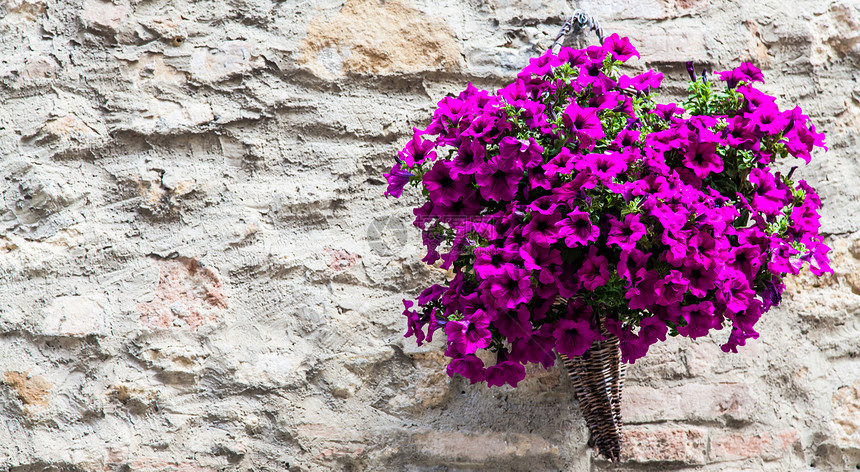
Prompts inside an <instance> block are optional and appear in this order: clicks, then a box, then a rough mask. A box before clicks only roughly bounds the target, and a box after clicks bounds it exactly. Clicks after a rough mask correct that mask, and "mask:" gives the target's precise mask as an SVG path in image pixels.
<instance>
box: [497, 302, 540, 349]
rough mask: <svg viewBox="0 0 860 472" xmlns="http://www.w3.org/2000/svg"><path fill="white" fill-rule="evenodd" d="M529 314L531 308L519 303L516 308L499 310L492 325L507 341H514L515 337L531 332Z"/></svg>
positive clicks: (521, 336) (530, 314)
mask: <svg viewBox="0 0 860 472" xmlns="http://www.w3.org/2000/svg"><path fill="white" fill-rule="evenodd" d="M531 316H532V313H531V310H529V309H528V307H526V306H525V305H520V307H519V308H518V309H516V310H499V312H498V315H497V316H496V319H495V320H494V321H493V326H494V327H495V328H496V329H497V330H498V331H499V334H501V335H502V336H504V337H505V338H507V339H508V341H509V342H514V340H515V339H517V338H524V337H526V336H528V335H529V334H531V332H532V324H531V322H530V319H531Z"/></svg>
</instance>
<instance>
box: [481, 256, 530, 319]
mask: <svg viewBox="0 0 860 472" xmlns="http://www.w3.org/2000/svg"><path fill="white" fill-rule="evenodd" d="M532 293H533V292H532V287H531V280H530V279H529V271H527V270H525V269H520V268H519V267H516V266H515V265H513V264H505V265H504V266H502V270H501V271H499V272H498V273H496V275H495V276H494V277H493V278H492V279H490V294H491V295H492V296H493V300H494V302H495V304H496V305H497V306H499V307H502V308H507V309H509V310H510V309H513V308H516V306H517V305H519V304H520V303H528V302H529V301H530V300H531V299H532Z"/></svg>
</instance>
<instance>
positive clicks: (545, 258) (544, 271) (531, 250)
mask: <svg viewBox="0 0 860 472" xmlns="http://www.w3.org/2000/svg"><path fill="white" fill-rule="evenodd" d="M520 256H521V257H522V258H523V265H524V266H525V268H526V269H529V270H536V271H538V280H539V281H540V283H542V284H551V283H553V281H555V278H556V275H557V273H558V272H561V270H560V269H559V268H558V267H559V266H561V252H560V251H559V250H558V249H550V247H549V246H543V245H539V244H526V245H525V246H523V247H521V248H520Z"/></svg>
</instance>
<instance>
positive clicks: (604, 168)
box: [576, 152, 627, 182]
mask: <svg viewBox="0 0 860 472" xmlns="http://www.w3.org/2000/svg"><path fill="white" fill-rule="evenodd" d="M586 168H588V169H589V170H591V173H592V174H594V175H595V176H597V178H598V179H600V180H602V181H603V182H611V181H612V179H613V178H614V177H615V176H617V175H618V174H620V173H622V172H625V171H626V170H627V161H626V160H625V159H624V157H623V155H622V154H620V153H617V152H613V153H610V154H588V155H586V156H585V158H584V159H582V160H581V161H579V162H577V163H576V169H577V170H580V171H582V170H585V169H586Z"/></svg>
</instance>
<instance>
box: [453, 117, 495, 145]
mask: <svg viewBox="0 0 860 472" xmlns="http://www.w3.org/2000/svg"><path fill="white" fill-rule="evenodd" d="M497 121H498V120H497V119H496V117H495V116H493V115H490V114H487V113H484V114H481V115H478V116H477V117H475V119H474V120H473V121H472V123H471V124H470V125H469V127H468V128H466V130H465V131H463V133H462V134H461V135H462V136H469V137H472V138H474V139H480V138H483V137H485V136H488V135H491V134H492V131H493V128H495V127H496V122H497Z"/></svg>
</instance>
